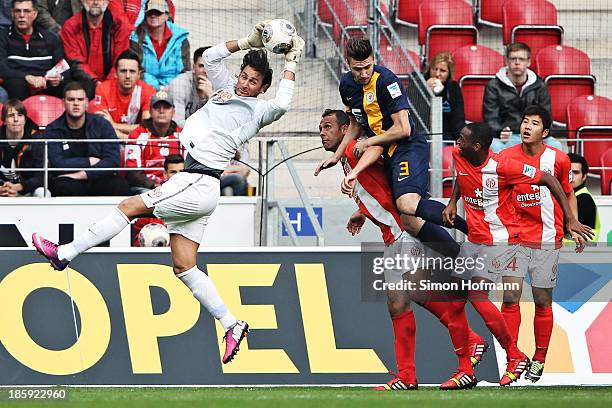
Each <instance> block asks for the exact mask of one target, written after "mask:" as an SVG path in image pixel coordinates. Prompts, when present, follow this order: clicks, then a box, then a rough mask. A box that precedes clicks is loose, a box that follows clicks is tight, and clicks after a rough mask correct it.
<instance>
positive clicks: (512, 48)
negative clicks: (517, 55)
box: [506, 42, 531, 58]
mask: <svg viewBox="0 0 612 408" xmlns="http://www.w3.org/2000/svg"><path fill="white" fill-rule="evenodd" d="M516 51H527V56H528V57H529V58H531V48H529V46H528V45H527V44H525V43H522V42H517V43H512V44H510V45H508V48H506V58H510V53H511V52H516Z"/></svg>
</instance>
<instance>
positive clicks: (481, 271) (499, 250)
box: [452, 241, 525, 282]
mask: <svg viewBox="0 0 612 408" xmlns="http://www.w3.org/2000/svg"><path fill="white" fill-rule="evenodd" d="M520 247H521V246H520V245H508V244H503V245H484V244H475V243H472V242H469V241H466V242H464V243H463V244H461V250H460V251H459V255H458V256H457V260H456V261H455V271H454V272H453V273H452V276H455V277H458V278H461V279H472V278H483V279H486V280H489V281H491V282H497V280H498V279H499V278H500V276H516V277H523V276H524V273H525V268H524V267H519V268H510V269H509V268H508V265H511V263H512V261H513V260H516V259H517V253H518V251H519V249H520ZM459 262H461V263H462V265H460V264H459Z"/></svg>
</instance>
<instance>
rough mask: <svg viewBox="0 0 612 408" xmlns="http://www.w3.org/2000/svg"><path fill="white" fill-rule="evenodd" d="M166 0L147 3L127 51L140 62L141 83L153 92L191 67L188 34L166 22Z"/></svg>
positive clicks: (167, 13) (167, 15)
mask: <svg viewBox="0 0 612 408" xmlns="http://www.w3.org/2000/svg"><path fill="white" fill-rule="evenodd" d="M169 13H170V8H169V7H168V3H167V2H166V0H148V1H147V3H146V11H145V19H144V21H143V22H142V23H140V25H139V26H138V27H137V28H136V31H134V33H132V36H131V38H130V48H131V49H132V50H134V51H135V52H136V53H137V54H138V56H139V57H140V59H141V60H142V65H143V69H144V80H145V82H146V83H148V84H149V85H151V86H153V87H154V88H155V89H160V87H162V86H166V85H168V84H169V83H170V81H172V80H173V79H174V78H176V77H177V76H178V75H179V74H181V73H183V72H185V71H188V70H189V65H190V60H189V58H190V56H191V55H190V51H189V40H188V39H187V37H188V36H189V33H188V32H187V31H185V30H184V29H182V28H180V27H179V26H177V25H175V24H174V23H172V22H170V21H168V17H169Z"/></svg>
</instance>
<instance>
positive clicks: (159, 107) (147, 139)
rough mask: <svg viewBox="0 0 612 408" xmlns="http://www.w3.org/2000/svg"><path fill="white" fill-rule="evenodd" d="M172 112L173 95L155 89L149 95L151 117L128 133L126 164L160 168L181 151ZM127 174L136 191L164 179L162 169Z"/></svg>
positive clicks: (127, 165)
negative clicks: (151, 95) (152, 93)
mask: <svg viewBox="0 0 612 408" xmlns="http://www.w3.org/2000/svg"><path fill="white" fill-rule="evenodd" d="M173 115H174V103H173V102H172V98H170V96H169V95H168V92H167V91H164V90H161V91H157V92H156V93H155V95H153V97H152V98H151V118H150V119H145V120H143V121H142V124H141V125H140V126H138V127H137V128H136V129H134V130H133V131H132V132H131V133H130V135H129V142H128V145H127V147H126V150H125V166H126V167H162V164H163V163H164V161H165V159H166V157H168V156H169V155H171V154H180V153H181V150H182V149H181V144H180V142H179V140H178V137H179V133H180V132H181V128H180V127H178V126H177V125H176V122H174V121H173V120H172V116H173ZM126 177H127V180H128V182H129V184H130V186H131V187H132V192H136V193H142V192H144V191H146V190H149V189H152V188H155V187H157V186H159V185H161V183H163V182H164V181H165V179H166V178H165V177H164V172H163V171H161V170H146V171H141V170H134V171H128V172H126ZM134 189H136V191H134Z"/></svg>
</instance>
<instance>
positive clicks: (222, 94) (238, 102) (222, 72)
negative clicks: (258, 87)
mask: <svg viewBox="0 0 612 408" xmlns="http://www.w3.org/2000/svg"><path fill="white" fill-rule="evenodd" d="M230 54H231V53H230V52H229V50H228V49H227V47H226V46H225V43H221V44H219V45H216V46H214V47H211V48H209V49H207V50H206V51H205V52H204V55H203V60H204V64H205V66H206V70H207V71H208V78H209V79H210V81H211V82H212V85H213V89H214V90H215V93H214V94H213V96H212V97H211V98H210V100H209V101H208V103H206V105H204V106H203V107H202V108H200V109H199V110H198V111H197V112H196V113H194V114H193V115H191V116H190V117H189V118H188V119H187V121H186V122H185V126H184V127H183V131H182V132H181V134H180V136H179V139H180V141H181V143H182V144H183V146H184V147H185V149H186V150H187V152H188V153H189V154H190V155H191V156H192V157H193V158H194V159H195V160H196V161H198V162H199V163H201V164H203V165H204V166H206V167H210V168H212V169H217V170H224V169H225V168H226V167H227V165H228V164H229V162H230V160H231V159H232V158H233V157H234V156H235V154H236V150H238V148H239V147H240V146H241V145H242V144H243V143H245V142H246V141H248V140H249V139H251V138H252V137H253V136H255V135H256V134H257V133H258V132H259V129H261V128H262V127H264V126H266V125H269V124H270V123H272V122H274V121H275V120H278V119H279V118H280V117H281V116H283V114H284V113H285V112H286V111H287V110H288V109H289V105H290V104H291V98H292V97H293V88H294V81H291V80H288V79H282V80H281V81H280V85H279V87H278V90H277V92H276V97H275V98H274V99H272V100H269V101H266V100H263V99H258V98H256V97H243V96H238V95H236V92H235V86H236V79H235V78H234V76H233V75H232V74H231V73H230V72H229V70H228V69H227V67H226V66H225V64H224V63H223V59H224V58H226V57H228V56H229V55H230Z"/></svg>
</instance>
